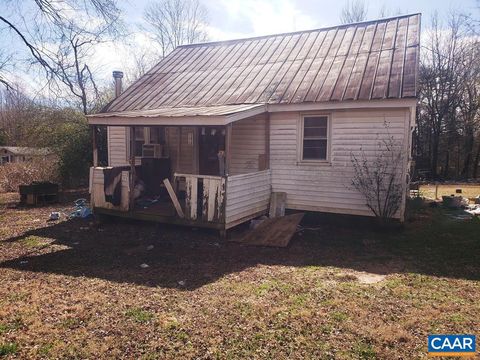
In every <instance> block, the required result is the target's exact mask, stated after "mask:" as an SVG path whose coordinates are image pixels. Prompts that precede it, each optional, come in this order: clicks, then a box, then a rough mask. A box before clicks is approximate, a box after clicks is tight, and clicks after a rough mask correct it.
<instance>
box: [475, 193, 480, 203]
mask: <svg viewBox="0 0 480 360" xmlns="http://www.w3.org/2000/svg"><path fill="white" fill-rule="evenodd" d="M475 204H478V205H480V195H478V196H477V197H476V198H475Z"/></svg>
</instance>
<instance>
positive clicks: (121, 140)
mask: <svg viewBox="0 0 480 360" xmlns="http://www.w3.org/2000/svg"><path fill="white" fill-rule="evenodd" d="M107 140H108V165H109V166H124V165H128V155H127V131H126V128H125V127H123V126H109V127H108V128H107Z"/></svg>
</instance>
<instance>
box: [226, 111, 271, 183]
mask: <svg viewBox="0 0 480 360" xmlns="http://www.w3.org/2000/svg"><path fill="white" fill-rule="evenodd" d="M230 150H231V152H232V154H231V158H230V169H229V170H230V171H229V172H230V174H231V175H237V174H245V173H250V172H255V171H258V170H259V168H258V157H259V155H265V118H264V117H255V118H250V119H245V120H240V121H237V122H234V123H233V125H232V143H231V146H230Z"/></svg>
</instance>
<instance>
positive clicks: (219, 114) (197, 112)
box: [88, 104, 267, 125]
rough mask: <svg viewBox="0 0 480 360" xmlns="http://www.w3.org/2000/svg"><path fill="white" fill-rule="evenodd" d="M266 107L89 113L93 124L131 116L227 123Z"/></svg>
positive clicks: (148, 121)
mask: <svg viewBox="0 0 480 360" xmlns="http://www.w3.org/2000/svg"><path fill="white" fill-rule="evenodd" d="M266 111H267V108H266V105H265V104H241V105H218V106H195V107H174V108H173V107H162V108H159V109H151V110H132V111H118V112H117V111H116V112H106V113H101V114H95V115H88V121H89V123H90V124H91V125H129V124H132V120H134V121H133V123H134V124H136V125H140V124H143V125H180V124H181V125H199V124H203V125H226V124H229V123H231V122H234V121H238V120H241V119H244V118H247V117H251V116H255V115H259V114H263V113H265V112H266Z"/></svg>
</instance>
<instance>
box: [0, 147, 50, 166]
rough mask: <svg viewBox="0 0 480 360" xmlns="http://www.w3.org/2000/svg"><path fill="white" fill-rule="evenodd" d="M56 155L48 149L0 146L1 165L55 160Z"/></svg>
mask: <svg viewBox="0 0 480 360" xmlns="http://www.w3.org/2000/svg"><path fill="white" fill-rule="evenodd" d="M54 157H55V155H54V154H53V153H52V151H51V150H50V149H47V148H33V147H20V146H0V164H1V165H3V164H6V163H18V162H24V161H31V160H35V159H41V160H48V159H53V158H54Z"/></svg>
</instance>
